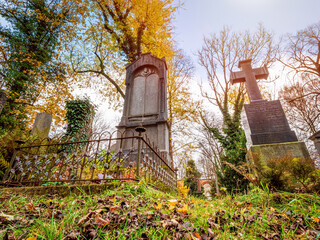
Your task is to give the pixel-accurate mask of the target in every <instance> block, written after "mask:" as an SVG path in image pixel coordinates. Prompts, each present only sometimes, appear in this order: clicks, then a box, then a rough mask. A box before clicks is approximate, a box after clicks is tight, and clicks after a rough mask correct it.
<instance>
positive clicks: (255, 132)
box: [242, 100, 298, 148]
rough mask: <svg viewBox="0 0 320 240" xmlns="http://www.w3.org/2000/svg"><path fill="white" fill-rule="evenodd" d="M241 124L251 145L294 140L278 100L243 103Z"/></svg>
mask: <svg viewBox="0 0 320 240" xmlns="http://www.w3.org/2000/svg"><path fill="white" fill-rule="evenodd" d="M242 121H243V126H244V129H245V132H246V137H247V139H248V144H247V147H248V148H250V146H251V145H261V144H272V143H283V142H296V141H298V139H297V136H296V134H295V133H294V132H293V131H291V129H290V126H289V124H288V121H287V118H286V116H285V114H284V111H283V109H282V106H281V103H280V101H279V100H275V101H265V100H261V101H255V102H251V103H250V104H246V105H244V112H243V113H242Z"/></svg>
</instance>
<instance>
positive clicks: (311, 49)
mask: <svg viewBox="0 0 320 240" xmlns="http://www.w3.org/2000/svg"><path fill="white" fill-rule="evenodd" d="M287 40H288V42H287V44H286V46H285V49H284V51H283V52H284V55H283V56H282V58H281V59H280V61H281V62H282V64H283V65H284V66H285V67H286V69H288V70H289V74H288V77H289V78H291V81H290V82H289V84H287V85H286V86H284V88H283V89H282V91H281V92H280V96H281V97H282V98H283V99H284V107H285V108H286V110H287V111H286V113H287V116H288V118H289V120H291V121H290V122H291V124H292V125H293V126H294V127H295V128H296V129H298V130H299V132H300V133H301V134H302V135H303V136H302V138H307V137H308V136H310V135H311V134H313V133H315V132H316V131H317V130H319V127H320V125H319V119H320V109H319V106H318V105H319V104H318V103H319V98H320V87H319V83H320V22H319V23H316V24H313V25H311V26H309V27H307V28H305V29H303V30H301V31H298V32H297V33H296V34H294V35H289V36H288V38H287Z"/></svg>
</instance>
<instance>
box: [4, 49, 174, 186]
mask: <svg viewBox="0 0 320 240" xmlns="http://www.w3.org/2000/svg"><path fill="white" fill-rule="evenodd" d="M126 85H127V90H126V95H125V105H124V111H123V117H122V119H121V122H120V124H119V126H118V127H117V128H118V130H117V131H114V132H113V133H108V132H104V133H101V134H99V135H95V136H93V137H92V138H91V139H90V140H88V141H76V142H75V141H73V142H71V141H68V139H48V138H47V137H48V132H49V129H50V124H51V120H52V116H51V115H49V114H46V113H41V114H38V115H37V118H36V121H35V124H34V128H33V130H32V134H37V135H38V136H39V138H38V139H36V140H35V141H34V142H33V143H31V145H29V146H24V145H21V146H18V147H17V148H16V149H15V153H14V156H13V157H12V159H11V162H10V166H9V168H8V169H7V171H6V173H5V176H4V178H3V181H2V182H1V185H3V186H25V185H27V186H41V185H42V184H46V183H47V184H48V183H49V184H50V183H51V184H52V183H56V182H59V183H69V184H85V183H104V182H109V181H114V180H119V181H137V180H138V179H140V178H144V179H145V180H146V181H148V182H153V183H155V184H160V183H162V184H166V185H168V186H171V187H173V188H175V187H176V171H175V170H174V167H173V163H172V161H171V159H170V157H169V154H168V152H169V151H168V148H169V143H168V134H167V133H168V128H167V106H166V101H167V97H166V94H167V92H166V91H167V90H166V63H165V60H164V59H158V58H156V57H154V56H152V55H151V54H143V55H142V56H141V57H140V58H139V59H138V60H137V61H135V62H133V63H132V64H130V65H128V66H127V78H126ZM145 129H146V130H147V132H146V133H143V132H144V130H145ZM148 136H150V138H149V137H148Z"/></svg>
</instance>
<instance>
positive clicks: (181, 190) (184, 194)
mask: <svg viewBox="0 0 320 240" xmlns="http://www.w3.org/2000/svg"><path fill="white" fill-rule="evenodd" d="M177 185H178V193H179V195H180V196H182V197H183V198H187V196H188V193H189V190H190V188H188V187H187V186H184V182H183V181H180V182H178V184H177Z"/></svg>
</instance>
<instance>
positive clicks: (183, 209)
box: [177, 204, 189, 215]
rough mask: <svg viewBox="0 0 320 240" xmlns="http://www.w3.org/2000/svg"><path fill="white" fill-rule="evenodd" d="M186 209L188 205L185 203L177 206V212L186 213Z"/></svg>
mask: <svg viewBox="0 0 320 240" xmlns="http://www.w3.org/2000/svg"><path fill="white" fill-rule="evenodd" d="M188 210H189V209H188V205H187V204H185V205H183V207H182V208H178V209H177V212H178V213H181V214H184V215H186V214H187V213H188Z"/></svg>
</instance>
